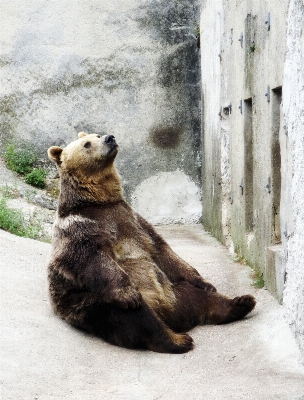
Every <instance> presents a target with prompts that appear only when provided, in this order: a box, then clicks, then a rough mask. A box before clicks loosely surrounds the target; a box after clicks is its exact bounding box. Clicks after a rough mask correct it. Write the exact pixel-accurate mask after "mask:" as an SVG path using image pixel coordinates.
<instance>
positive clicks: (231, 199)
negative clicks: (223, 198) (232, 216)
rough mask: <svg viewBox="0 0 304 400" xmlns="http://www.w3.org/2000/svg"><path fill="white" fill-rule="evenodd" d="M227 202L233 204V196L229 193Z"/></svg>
mask: <svg viewBox="0 0 304 400" xmlns="http://www.w3.org/2000/svg"><path fill="white" fill-rule="evenodd" d="M228 200H229V201H230V204H232V203H233V196H232V192H230V196H229V197H228Z"/></svg>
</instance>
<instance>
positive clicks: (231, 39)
mask: <svg viewBox="0 0 304 400" xmlns="http://www.w3.org/2000/svg"><path fill="white" fill-rule="evenodd" d="M229 39H230V44H232V43H233V29H231V33H230V36H229Z"/></svg>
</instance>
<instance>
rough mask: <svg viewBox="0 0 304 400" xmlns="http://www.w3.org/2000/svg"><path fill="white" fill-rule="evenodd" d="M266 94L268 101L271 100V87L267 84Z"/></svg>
mask: <svg viewBox="0 0 304 400" xmlns="http://www.w3.org/2000/svg"><path fill="white" fill-rule="evenodd" d="M265 96H266V97H267V101H268V103H269V102H270V87H269V86H267V92H266V93H265Z"/></svg>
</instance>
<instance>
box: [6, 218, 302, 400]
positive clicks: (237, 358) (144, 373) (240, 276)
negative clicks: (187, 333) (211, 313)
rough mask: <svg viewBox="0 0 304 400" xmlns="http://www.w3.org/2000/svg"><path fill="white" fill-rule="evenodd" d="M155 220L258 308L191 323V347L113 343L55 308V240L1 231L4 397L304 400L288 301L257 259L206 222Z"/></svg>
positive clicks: (225, 286) (208, 272) (198, 263)
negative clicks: (244, 255) (241, 258)
mask: <svg viewBox="0 0 304 400" xmlns="http://www.w3.org/2000/svg"><path fill="white" fill-rule="evenodd" d="M157 229H158V230H159V231H160V232H161V233H162V234H163V235H164V236H165V238H166V239H167V240H168V242H169V243H170V244H171V246H172V247H173V249H174V250H175V251H176V252H177V253H178V254H179V255H181V256H182V257H183V258H184V259H185V260H187V261H188V262H189V263H191V264H192V265H193V266H194V267H196V268H197V269H198V270H199V271H200V272H201V273H202V275H203V276H204V277H206V278H207V279H208V280H210V281H211V282H212V283H213V284H215V285H216V286H217V288H218V290H219V291H221V292H222V293H225V294H227V295H229V296H235V295H240V294H246V293H251V294H253V295H254V296H256V298H257V302H258V303H257V307H256V310H255V311H254V312H253V313H252V314H251V315H250V316H249V317H248V318H246V319H244V320H243V321H240V322H237V323H233V324H230V325H226V326H203V327H198V328H196V329H194V330H193V331H192V332H191V335H192V336H193V338H194V341H195V348H194V350H193V351H191V352H190V353H187V354H183V355H170V354H157V353H152V352H149V351H145V352H144V351H131V350H126V349H122V348H118V347H114V346H111V345H109V344H107V343H105V342H103V341H101V340H99V339H95V338H93V337H91V336H88V335H85V334H83V333H81V332H79V331H77V330H75V329H73V328H71V327H69V326H68V325H66V324H65V323H64V322H63V321H61V320H60V319H58V318H57V317H55V316H54V315H53V312H52V310H51V307H50V303H49V299H48V288H47V279H46V275H47V272H46V263H47V258H48V255H49V253H50V245H49V244H45V243H41V242H37V241H34V240H31V239H24V238H19V237H16V236H14V235H11V234H9V233H7V232H4V231H2V230H0V243H1V246H0V260H1V308H2V313H1V392H0V397H1V399H3V400H18V399H22V400H27V399H29V400H30V399H31V400H34V399H39V400H40V399H41V400H49V399H50V400H51V399H73V400H78V399H79V400H80V399H81V400H82V399H86V400H96V399H102V400H108V399H109V400H112V399H115V400H116V399H119V400H120V399H124V400H129V399H130V400H137V399H138V400H143V399H144V400H156V399H164V400H170V399H172V400H173V399H178V400H179V399H181V400H183V399H185V400H186V399H187V400H192V399H193V400H198V399H204V400H213V399H214V400H218V399H233V400H238V399H252V400H259V399H263V400H265V399H267V400H272V399H282V400H289V399H293V400H300V399H304V368H303V367H301V366H300V364H299V358H300V353H299V351H298V348H297V346H296V344H295V341H294V338H293V336H292V334H291V331H290V329H289V327H288V326H287V325H286V323H285V322H284V319H283V313H282V306H280V305H279V304H278V303H277V302H276V300H275V299H274V298H273V297H272V296H271V295H270V294H269V293H268V292H267V291H266V290H264V289H255V288H254V287H253V286H252V279H251V270H250V268H249V267H247V266H244V265H240V264H238V263H235V262H234V261H233V260H232V258H231V256H230V255H229V253H228V251H227V249H226V248H225V247H223V246H222V245H220V244H219V243H218V242H217V241H216V240H215V239H214V238H212V237H211V236H210V235H209V234H207V233H206V232H204V230H203V229H202V227H201V226H199V225H192V226H163V227H158V228H157Z"/></svg>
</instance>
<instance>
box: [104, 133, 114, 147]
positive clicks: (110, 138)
mask: <svg viewBox="0 0 304 400" xmlns="http://www.w3.org/2000/svg"><path fill="white" fill-rule="evenodd" d="M104 141H105V143H106V144H108V145H110V146H112V145H116V140H115V137H114V136H113V135H107V136H106V137H105V140H104Z"/></svg>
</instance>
